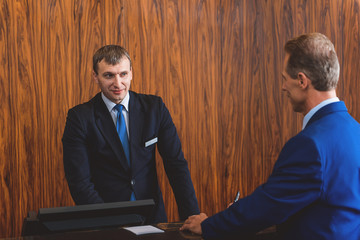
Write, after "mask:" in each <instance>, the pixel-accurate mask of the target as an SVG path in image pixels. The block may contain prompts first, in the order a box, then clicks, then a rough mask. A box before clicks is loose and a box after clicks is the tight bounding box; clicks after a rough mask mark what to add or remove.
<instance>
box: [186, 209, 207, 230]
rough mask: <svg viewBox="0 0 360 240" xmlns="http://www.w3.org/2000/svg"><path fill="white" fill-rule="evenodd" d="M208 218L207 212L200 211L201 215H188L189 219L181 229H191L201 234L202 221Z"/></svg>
mask: <svg viewBox="0 0 360 240" xmlns="http://www.w3.org/2000/svg"><path fill="white" fill-rule="evenodd" d="M207 218H208V216H207V215H206V214H205V213H200V214H199V215H192V216H190V217H188V219H186V221H185V222H184V225H183V226H182V227H181V228H180V230H181V231H182V230H189V231H191V232H193V233H196V234H199V235H201V234H202V230H201V223H202V221H204V220H205V219H207Z"/></svg>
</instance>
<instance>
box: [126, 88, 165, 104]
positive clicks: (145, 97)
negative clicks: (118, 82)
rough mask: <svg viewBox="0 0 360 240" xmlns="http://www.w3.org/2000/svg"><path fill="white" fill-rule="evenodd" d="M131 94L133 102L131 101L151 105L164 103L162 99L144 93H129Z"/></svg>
mask: <svg viewBox="0 0 360 240" xmlns="http://www.w3.org/2000/svg"><path fill="white" fill-rule="evenodd" d="M129 93H130V101H131V99H133V100H136V101H140V102H149V103H153V102H162V98H161V97H160V96H157V95H152V94H143V93H137V92H133V91H129Z"/></svg>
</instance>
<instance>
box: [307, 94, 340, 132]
mask: <svg viewBox="0 0 360 240" xmlns="http://www.w3.org/2000/svg"><path fill="white" fill-rule="evenodd" d="M339 101H340V100H339V98H337V97H334V98H329V99H326V100H324V101H322V102H321V103H319V104H318V105H317V106H316V107H314V108H313V109H311V110H310V111H309V112H308V113H307V114H306V115H305V117H304V119H303V125H302V129H304V128H305V127H306V124H307V123H308V122H309V120H310V118H311V117H312V116H314V114H315V113H316V112H317V111H319V109H320V108H322V107H325V106H326V105H328V104H330V103H333V102H339Z"/></svg>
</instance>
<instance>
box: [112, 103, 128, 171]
mask: <svg viewBox="0 0 360 240" xmlns="http://www.w3.org/2000/svg"><path fill="white" fill-rule="evenodd" d="M123 107H124V106H123V105H121V104H117V105H116V106H115V107H114V108H115V109H116V110H117V120H116V130H117V132H118V134H119V137H120V141H121V144H122V146H123V149H124V153H125V156H126V160H127V162H128V164H129V166H130V150H129V139H128V135H127V131H126V124H125V119H124V115H123V114H122V109H123Z"/></svg>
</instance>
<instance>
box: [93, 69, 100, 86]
mask: <svg viewBox="0 0 360 240" xmlns="http://www.w3.org/2000/svg"><path fill="white" fill-rule="evenodd" d="M92 77H93V79H94V81H95V82H96V83H99V80H98V75H97V73H96V72H95V71H94V70H93V71H92Z"/></svg>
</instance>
